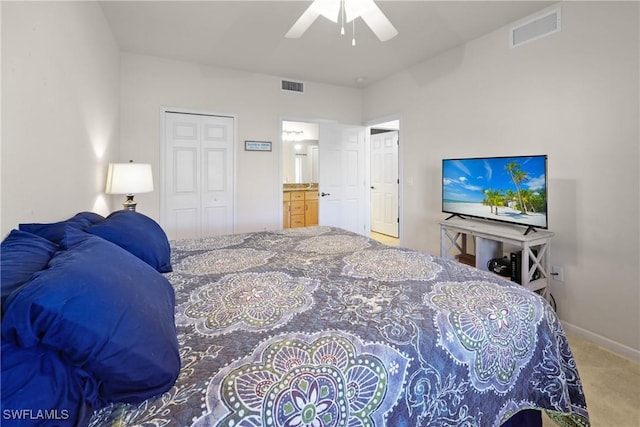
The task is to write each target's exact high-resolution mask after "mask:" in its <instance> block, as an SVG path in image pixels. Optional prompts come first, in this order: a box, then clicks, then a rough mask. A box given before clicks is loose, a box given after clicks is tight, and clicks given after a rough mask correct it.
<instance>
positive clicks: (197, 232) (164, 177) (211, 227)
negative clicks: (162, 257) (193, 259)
mask: <svg viewBox="0 0 640 427" xmlns="http://www.w3.org/2000/svg"><path fill="white" fill-rule="evenodd" d="M164 122H165V138H164V147H163V154H164V155H163V162H162V168H161V172H160V173H161V183H162V185H161V191H162V193H161V202H160V204H161V215H160V223H161V225H162V227H163V228H164V230H165V232H166V233H167V235H168V236H169V238H170V239H182V238H199V237H204V236H212V235H218V234H227V233H232V232H233V185H234V182H233V173H234V154H233V146H234V135H233V132H234V122H233V118H231V117H219V116H207V115H198V114H182V113H172V112H165V120H164Z"/></svg>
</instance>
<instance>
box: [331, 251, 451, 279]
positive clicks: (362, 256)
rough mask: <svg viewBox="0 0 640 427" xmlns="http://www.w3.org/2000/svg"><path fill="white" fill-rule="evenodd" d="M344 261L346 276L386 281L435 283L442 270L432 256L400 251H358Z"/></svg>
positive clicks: (343, 271)
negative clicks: (434, 279)
mask: <svg viewBox="0 0 640 427" xmlns="http://www.w3.org/2000/svg"><path fill="white" fill-rule="evenodd" d="M344 262H345V264H346V265H345V266H344V269H343V270H342V273H343V274H344V275H347V276H351V277H358V278H371V279H375V280H381V281H385V282H398V281H402V280H423V281H426V280H432V279H433V278H434V277H436V276H437V275H438V273H440V272H441V271H442V266H440V265H439V264H436V263H434V262H432V257H431V256H430V255H427V254H424V253H419V252H409V251H401V250H398V249H382V250H368V251H359V252H356V253H354V254H353V255H349V256H347V257H345V258H344Z"/></svg>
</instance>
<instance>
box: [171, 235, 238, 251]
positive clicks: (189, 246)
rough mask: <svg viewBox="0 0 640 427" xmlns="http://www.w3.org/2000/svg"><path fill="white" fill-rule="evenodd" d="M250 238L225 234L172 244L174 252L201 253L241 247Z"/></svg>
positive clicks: (176, 241) (175, 241)
mask: <svg viewBox="0 0 640 427" xmlns="http://www.w3.org/2000/svg"><path fill="white" fill-rule="evenodd" d="M247 237H249V234H225V235H221V236H209V237H203V238H199V239H180V240H174V241H173V242H172V247H173V249H174V250H178V251H201V250H203V249H206V250H213V249H221V248H226V247H228V246H235V245H239V244H241V243H242V242H244V241H245V239H246V238H247Z"/></svg>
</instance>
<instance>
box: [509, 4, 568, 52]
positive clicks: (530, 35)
mask: <svg viewBox="0 0 640 427" xmlns="http://www.w3.org/2000/svg"><path fill="white" fill-rule="evenodd" d="M560 29H561V27H560V9H554V10H552V11H550V12H547V13H545V14H544V15H540V16H537V17H535V18H533V19H531V20H529V21H527V22H525V23H523V24H519V25H518V26H516V27H513V28H511V47H516V46H520V45H522V44H524V43H528V42H531V41H534V40H538V39H541V38H542V37H546V36H548V35H550V34H553V33H557V32H558V31H560Z"/></svg>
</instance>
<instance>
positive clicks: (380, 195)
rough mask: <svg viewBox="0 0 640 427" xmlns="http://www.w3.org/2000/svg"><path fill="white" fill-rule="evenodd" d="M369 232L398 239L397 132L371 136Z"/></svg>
mask: <svg viewBox="0 0 640 427" xmlns="http://www.w3.org/2000/svg"><path fill="white" fill-rule="evenodd" d="M371 231H375V232H377V233H382V234H386V235H388V236H393V237H398V131H391V132H384V133H378V134H375V135H371Z"/></svg>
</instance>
